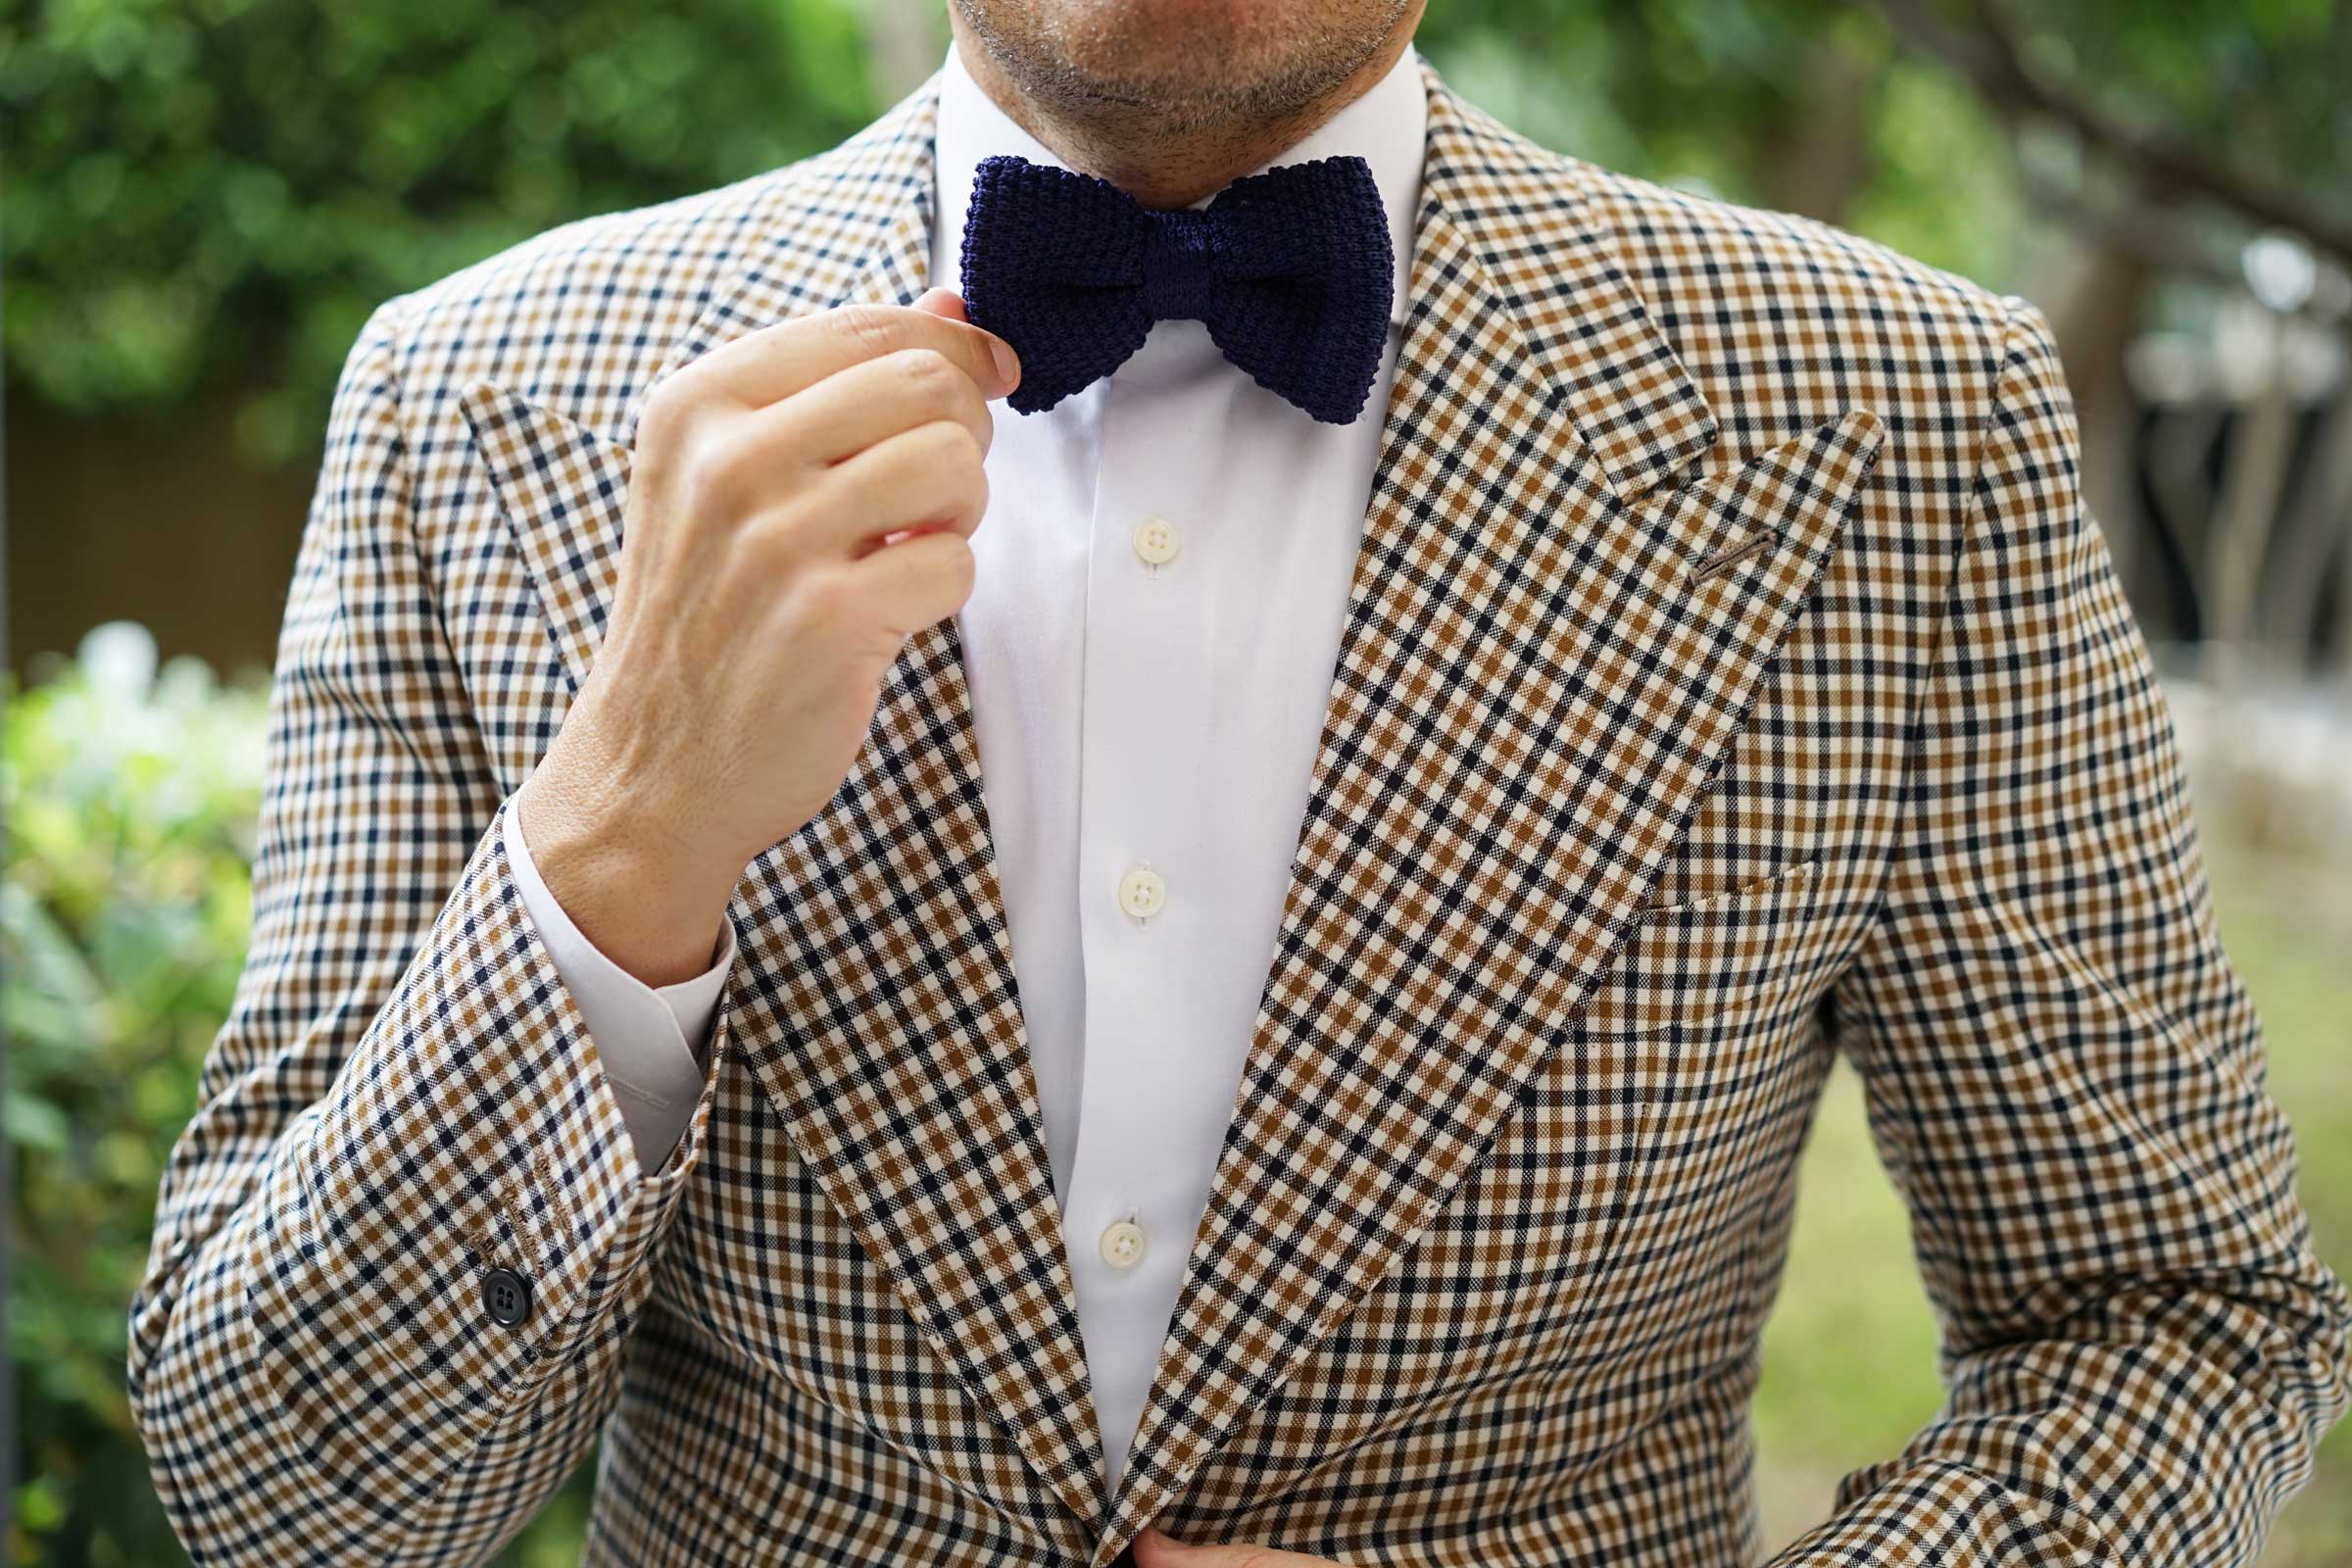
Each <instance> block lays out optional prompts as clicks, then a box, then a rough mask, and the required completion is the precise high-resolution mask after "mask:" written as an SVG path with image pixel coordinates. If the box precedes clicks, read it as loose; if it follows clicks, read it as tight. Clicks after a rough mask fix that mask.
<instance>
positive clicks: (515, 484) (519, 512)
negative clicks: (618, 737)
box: [460, 381, 629, 690]
mask: <svg viewBox="0 0 2352 1568" xmlns="http://www.w3.org/2000/svg"><path fill="white" fill-rule="evenodd" d="M460 407H461V408H462V409H463V410H464V411H465V415H466V423H467V425H468V426H470V427H471V429H472V431H473V443H474V448H475V450H476V451H477V452H479V453H480V454H481V459H482V466H483V467H484V468H485V469H486V470H487V471H488V473H489V475H490V485H491V488H492V489H493V490H495V491H496V492H497V494H498V500H499V505H500V507H501V508H502V509H503V510H504V511H505V512H506V515H507V525H508V527H509V528H510V529H511V530H512V531H513V533H514V535H515V549H516V551H517V552H519V553H520V555H521V557H522V563H523V566H524V568H525V569H526V570H527V571H528V572H529V573H530V576H531V586H532V587H533V588H535V589H536V590H537V591H538V594H539V605H540V609H541V612H542V613H544V614H545V616H546V618H547V625H548V630H549V632H550V633H551V634H552V635H553V636H554V638H555V641H556V647H557V649H558V651H559V652H560V653H561V654H562V655H563V658H564V669H565V671H566V672H567V673H568V674H569V675H570V677H571V683H572V686H573V688H574V689H575V690H576V689H577V688H578V686H579V683H580V682H581V681H583V680H585V679H586V678H587V676H588V666H589V664H590V662H592V661H593V660H594V659H595V656H596V650H597V649H598V648H599V647H601V646H602V645H603V643H604V637H605V619H606V616H607V614H608V613H610V610H611V607H612V603H613V587H614V584H615V582H616V581H617V580H618V575H619V569H620V533H621V515H622V513H623V511H624V510H625V509H626V506H627V503H628V497H629V449H628V448H627V447H625V446H622V445H621V444H620V443H619V442H617V441H614V440H613V439H611V438H610V437H607V436H603V435H599V434H598V433H597V432H595V431H594V430H591V429H589V428H588V427H587V426H585V425H583V424H581V423H579V422H578V421H576V420H574V419H570V418H567V417H564V415H561V414H558V413H556V412H555V411H554V410H552V409H546V408H542V407H540V406H539V405H538V404H536V403H532V402H530V401H529V400H527V399H525V398H522V397H519V396H517V395H515V393H513V392H509V391H507V390H505V389H504V388H502V387H497V386H493V385H491V384H490V383H488V382H486V381H477V382H475V383H474V384H473V385H471V386H469V387H467V388H466V392H465V396H464V397H463V399H462V400H461V402H460Z"/></svg>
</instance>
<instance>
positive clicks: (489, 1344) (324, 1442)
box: [128, 302, 728, 1568]
mask: <svg viewBox="0 0 2352 1568" xmlns="http://www.w3.org/2000/svg"><path fill="white" fill-rule="evenodd" d="M397 305H398V302H395V305H394V306H388V307H386V308H385V309H384V310H383V311H379V312H378V313H377V316H376V318H375V319H373V320H371V321H370V322H369V324H368V330H367V332H366V333H365V334H364V336H363V338H362V340H361V342H360V344H359V346H358V348H357V349H356V350H355V351H354V353H353V356H352V359H351V362H350V364H349V366H348V367H347V368H346V370H345V372H344V379H343V383H342V385H341V387H340V389H339V390H338V392H337V395H336V403H335V411H334V416H333V418H332V420H331V423H330V428H329V435H328V450H327V456H326V461H325V465H324V466H323V468H322V470H321V473H320V478H319V489H318V493H317V497H316V500H315V502H314V505H313V508H312V513H311V516H310V519H309V522H308V525H307V526H306V528H305V531H304V536H303V543H302V547H301V551H300V554H299V558H298V562H297V565H296V568H295V578H294V584H293V589H292V593H291V597H290V599H289V602H288V605H287V609H286V616H285V623H284V627H283V631H282V633H281V636H280V641H279V648H278V662H277V670H276V677H275V683H274V685H273V687H272V690H271V699H270V738H269V758H268V766H267V774H266V779H265V786H264V800H263V809H262V820H261V828H260V836H259V843H258V848H257V854H256V859H255V872H254V931H253V943H252V948H251V951H250V954H249V956H248V957H247V960H246V965H245V969H244V972H243V976H242V978H241V980H240V982H239V986H238V991H237V995H236V999H235V1003H234V1005H233V1007H232V1010H231V1012H230V1014H229V1016H228V1019H227V1021H226V1022H225V1024H224V1025H223V1026H222V1028H221V1032H220V1035H219V1037H218V1038H217V1039H216V1040H215V1042H214V1043H213V1046H212V1049H211V1051H210V1054H208V1055H207V1057H206V1060H205V1064H204V1068H203V1072H202V1076H201V1080H200V1090H199V1106H198V1109H197V1111H196V1114H195V1116H194V1119H193V1120H192V1121H191V1122H190V1123H189V1125H188V1126H187V1128H186V1129H185V1131H184V1132H182V1134H181V1135H180V1137H179V1139H178V1141H177V1143H176V1144H175V1146H174V1148H173V1150H172V1156H171V1159H170V1161H169V1164H168V1168H167V1171H166V1174H165V1177H164V1182H163V1188H162V1193H161V1197H160V1202H159V1207H158V1212H157V1217H156V1228H155V1236H154V1242H153V1245H152V1249H151V1251H150V1253H149V1257H148V1261H147V1268H146V1273H145V1276H144V1278H143V1280H142V1282H141V1284H140V1286H139V1289H138V1291H137V1293H136V1295H135V1296H134V1298H133V1299H132V1301H131V1306H130V1345H129V1375H128V1392H129V1395H130V1401H131V1406H132V1409H133V1412H134V1414H135V1418H136V1420H137V1422H138V1426H139V1429H140V1431H141V1433H142V1435H143V1437H144V1440H145V1443H146V1446H147V1451H148V1455H149V1462H150V1466H151V1469H152V1471H153V1473H154V1477H155V1482H156V1486H157V1489H158V1491H159V1493H160V1495H161V1496H162V1499H163V1502H164V1506H165V1507H166V1509H167V1510H168V1511H169V1513H170V1515H171V1518H172V1523H173V1525H174V1527H175V1528H176V1529H177V1531H178V1532H179V1535H180V1538H181V1540H182V1541H183V1542H184V1543H185V1544H186V1545H187V1547H188V1549H189V1552H190V1553H191V1555H192V1556H193V1557H194V1558H195V1559H196V1560H197V1561H198V1562H200V1563H206V1564H226V1563H237V1564H246V1563H257V1562H289V1561H294V1560H297V1559H299V1560H302V1561H306V1562H319V1563H338V1564H339V1563H352V1564H363V1563H364V1564H368V1565H371V1568H381V1565H393V1564H412V1563H418V1564H421V1563H434V1564H449V1563H466V1562H475V1561H478V1560H480V1559H482V1558H484V1557H487V1556H489V1555H490V1554H491V1553H492V1552H493V1551H494V1550H495V1549H496V1548H497V1547H498V1545H499V1544H501V1543H503V1542H504V1541H505V1540H506V1539H507V1538H508V1537H510V1536H511V1535H513V1534H514V1533H515V1531H516V1530H518V1529H519V1528H520V1527H521V1526H522V1524H523V1523H524V1522H525V1521H526V1520H527V1519H528V1518H529V1517H530V1516H531V1515H532V1513H533V1512H534V1511H536V1509H537V1508H538V1507H539V1505H540V1504H541V1503H542V1502H543V1501H544V1500H545V1499H546V1497H547V1496H548V1495H549V1494H550V1493H551V1492H553V1491H554V1490H555V1488H556V1487H557V1486H559V1485H560V1484H561V1483H562V1481H563V1480H564V1477H565V1475H566V1474H567V1473H568V1472H569V1471H570V1470H571V1469H572V1467H573V1465H574V1463H575V1462H576V1461H577V1460H578V1459H579V1458H580V1456H581V1455H582V1453H583V1452H584V1451H585V1450H586V1449H587V1447H588V1446H589V1445H590V1443H591V1441H592V1440H593V1439H594V1437H595V1436H596V1433H597V1430H598V1428H599V1426H600V1424H601V1423H602V1421H603V1418H604V1416H605V1414H606V1413H607V1411H608V1410H609V1409H610V1408H611V1406H612V1403H613V1399H614V1397H616V1394H617V1383H618V1371H619V1358H620V1354H621V1350H622V1348H623V1346H624V1344H625V1343H626V1340H627V1337H628V1335H629V1333H630V1330H631V1329H632V1327H633V1326H634V1323H635V1320H636V1316H637V1314H638V1312H639V1310H640V1308H641V1306H642V1304H643V1302H644V1299H645V1297H646V1293H647V1290H648V1287H649V1285H650V1283H651V1265H652V1262H653V1259H654V1256H655V1253H656V1249H657V1247H658V1246H659V1244H660V1243H661V1241H662V1237H663V1235H664V1234H665V1232H666V1231H667V1229H668V1227H669V1225H670V1224H671V1222H672V1218H673V1216H674V1215H675V1213H676V1210H677V1206H678V1202H679V1199H680V1196H681V1194H682V1193H683V1192H684V1190H685V1186H686V1183H687V1181H688V1180H689V1179H690V1177H691V1176H692V1173H693V1171H694V1170H695V1168H696V1165H697V1162H698V1160H699V1157H700V1154H701V1150H702V1142H703V1138H704V1136H705V1130H706V1126H707V1123H708V1121H709V1115H710V1109H711V1093H712V1085H713V1084H714V1083H715V1081H716V1077H717V1072H718V1064H719V1062H720V1061H721V1059H722V1058H723V1057H724V1055H725V1054H726V1052H727V1050H728V1033H727V1023H726V1009H725V1005H724V1003H723V1002H722V1004H721V1006H720V1013H719V1018H718V1021H717V1024H716V1027H715V1029H714V1031H713V1035H712V1040H711V1052H710V1062H709V1064H708V1066H707V1068H706V1070H705V1073H704V1076H703V1080H702V1083H701V1087H700V1098H699V1100H698V1101H697V1103H695V1105H694V1109H693V1113H692V1115H691V1117H690V1118H689V1119H688V1122H687V1126H686V1131H685V1133H684V1134H683V1136H682V1137H681V1139H680V1141H679V1143H678V1146H677V1148H676V1149H675V1151H674V1152H672V1153H671V1155H670V1157H669V1159H668V1160H667V1162H666V1163H664V1164H663V1165H662V1167H661V1168H660V1169H659V1170H657V1171H655V1172H653V1173H652V1174H650V1175H649V1174H648V1173H647V1172H646V1171H645V1170H644V1169H643V1168H642V1167H641V1166H640V1164H639V1162H638V1157H637V1154H636V1152H635V1149H634V1147H633V1145H632V1143H631V1141H630V1137H629V1133H628V1130H627V1126H626V1124H625V1122H624V1119H623V1117H622V1114H621V1110H620V1108H619V1105H618V1103H616V1102H615V1100H614V1098H613V1091H612V1088H611V1086H610V1085H609V1084H608V1083H607V1082H606V1081H605V1077H604V1071H603V1068H602V1066H601V1065H600V1063H599V1060H598V1057H597V1054H596V1049H595V1046H594V1045H593V1043H592V1042H591V1040H590V1038H589V1035H588V1032H587V1029H586V1027H585V1026H584V1024H583V1023H582V1021H581V1016H580V1013H579V1010H578V1008H577V1007H576V1006H575V1005H574V1004H573V1002H572V1000H571V998H570V997H569V996H568V995H567V993H566V992H565V990H564V985H563V983H562V980H561V978H560V977H559V975H558V974H557V971H556V969H555V967H554V965H553V963H552V961H551V959H550V957H549V955H548V952H547V949H546V947H545V946H544V945H543V943H542V942H541V940H540V937H539V935H538V933H537V932H536V931H535V930H534V928H533V927H532V925H531V923H530V920H529V918H528V916H527V913H526V911H525V909H524V907H523V906H522V903H521V900H520V897H519V895H518V892H517V889H516V885H515V878H514V875H513V873H512V870H511V868H510V866H509V865H508V863H507V860H506V858H505V855H504V852H503V847H502V846H503V838H504V835H503V832H502V827H503V822H504V817H505V815H506V812H507V806H506V805H505V803H504V802H503V801H502V799H501V794H500V790H499V788H498V786H497V785H496V783H495V782H494V775H493V773H492V771H491V768H490V764H489V761H488V758H487V754H486V752H485V749H484V747H483V744H482V741H481V738H480V736H479V734H478V732H477V731H476V729H475V727H474V723H473V719H472V716H471V711H470V709H469V708H468V706H467V703H466V696H465V693H464V691H463V689H462V687H461V682H460V679H459V672H458V669H457V667H456V664H455V661H454V659H453V657H452V653H451V650H450V647H449V645H448V642H447V640H446V637H445V634H444V630H443V622H442V619H441V616H440V613H439V611H438V608H437V606H436V603H435V600H434V594H433V589H432V586H431V583H430V581H429V579H428V575H427V573H426V571H425V569H424V564H423V561H422V559H421V556H420V550H419V544H418V540H417V535H416V531H415V528H414V524H413V512H412V502H413V487H414V486H415V484H416V483H417V468H416V466H413V465H412V462H411V454H410V452H409V451H408V450H407V444H406V440H405V437H404V434H403V427H402V423H401V419H400V411H399V407H398V401H397V384H396V381H395V377H394V369H393V367H394V332H395V323H396V314H395V313H396V310H397ZM518 1307H520V1308H522V1309H523V1310H522V1311H521V1312H520V1314H519V1317H517V1308H518Z"/></svg>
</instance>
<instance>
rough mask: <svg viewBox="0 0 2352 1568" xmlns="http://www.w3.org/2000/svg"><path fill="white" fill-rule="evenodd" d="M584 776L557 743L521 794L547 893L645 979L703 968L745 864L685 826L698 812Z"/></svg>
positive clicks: (658, 982)
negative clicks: (586, 783) (654, 803)
mask: <svg viewBox="0 0 2352 1568" xmlns="http://www.w3.org/2000/svg"><path fill="white" fill-rule="evenodd" d="M559 749H560V743H559ZM581 776H582V775H581V773H580V772H578V771H575V770H572V769H569V768H567V767H565V766H564V763H563V760H560V759H559V758H558V757H557V755H556V752H554V751H551V752H550V753H549V755H548V758H547V760H545V761H543V762H542V763H541V764H540V766H539V767H538V768H537V769H536V770H534V771H533V772H532V774H531V776H530V777H529V778H528V779H526V780H524V782H523V785H522V787H521V788H520V789H519V790H517V791H516V792H515V801H514V805H513V808H512V809H513V811H514V813H515V821H516V822H517V824H518V825H519V826H520V828H521V831H522V832H523V834H524V835H525V838H526V842H527V843H528V845H529V849H530V857H531V860H532V863H533V864H534V865H536V866H537V868H538V871H539V876H540V879H541V880H542V881H543V882H545V883H546V885H547V891H548V893H549V894H551V895H552V896H553V897H554V898H555V901H556V903H557V904H558V905H560V906H561V907H563V910H564V915H565V916H566V917H567V918H569V920H570V921H571V923H572V924H573V925H574V926H575V927H577V928H578V930H579V933H580V935H581V936H582V937H584V938H586V939H587V941H588V942H589V944H590V945H591V946H593V947H594V948H595V949H596V950H597V951H598V952H599V953H601V954H603V955H604V956H606V957H608V958H610V959H612V960H613V963H615V964H616V965H618V966H619V967H620V968H621V969H623V970H625V971H627V972H628V973H629V974H630V975H632V976H633V977H635V978H636V979H638V980H639V981H642V982H643V983H644V984H646V985H649V986H654V987H657V988H658V987H661V986H666V985H674V984H676V983H677V982H678V981H681V980H688V979H691V978H693V977H694V976H696V975H698V974H702V973H704V972H706V971H707V970H708V969H709V968H710V967H711V956H712V954H713V953H714V952H715V951H716V950H717V948H718V946H719V941H718V938H719V933H720V930H721V927H722V925H723V923H724V921H725V919H726V907H727V902H728V900H729V899H730V898H732V897H733V895H734V889H735V883H736V882H737V880H738V879H740V877H741V876H742V874H743V866H742V865H741V864H740V863H728V862H727V860H726V858H724V857H723V856H719V855H716V854H713V853H712V852H711V850H709V849H708V848H706V847H704V846H700V845H698V844H696V843H695V842H694V841H693V840H692V838H691V836H690V835H689V834H687V833H686V832H684V831H681V830H680V828H679V824H680V823H681V822H685V821H691V820H692V817H691V813H682V812H672V811H665V810H663V809H660V808H659V807H648V806H645V805H642V804H637V803H633V802H631V801H629V800H627V799H626V792H625V791H614V790H611V789H607V788H603V787H595V786H591V787H586V788H583V787H582V783H581ZM588 776H589V777H594V776H595V775H593V774H589V775H588ZM615 797H619V798H615Z"/></svg>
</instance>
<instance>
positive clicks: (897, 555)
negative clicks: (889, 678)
mask: <svg viewBox="0 0 2352 1568" xmlns="http://www.w3.org/2000/svg"><path fill="white" fill-rule="evenodd" d="M849 570H850V572H851V573H852V574H853V578H854V580H855V582H856V584H857V591H858V603H859V605H860V606H861V607H862V611H861V613H863V614H865V615H867V616H869V617H871V619H872V621H873V622H875V623H877V624H879V625H881V626H883V627H885V628H887V629H888V630H890V631H892V632H895V633H897V634H898V635H899V636H901V637H911V636H913V635H914V633H916V632H917V631H919V630H921V629H922V628H923V627H925V626H928V625H930V624H931V623H932V622H933V621H935V620H945V619H946V618H947V617H948V616H950V615H953V614H954V613H956V611H958V610H961V609H962V608H963V602H964V601H965V600H966V599H969V598H970V597H971V594H972V578H973V561H972V547H971V545H970V543H969V542H968V541H966V540H965V538H964V537H963V535H961V534H959V533H953V532H936V533H922V534H916V535H914V536H913V537H912V538H909V539H903V540H901V541H900V542H899V543H897V544H894V545H892V546H890V547H889V548H888V549H885V550H876V551H874V552H873V553H872V554H870V555H868V556H867V557H866V558H865V559H864V560H862V561H859V562H858V563H856V564H853V565H852V566H850V567H849Z"/></svg>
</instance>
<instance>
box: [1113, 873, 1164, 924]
mask: <svg viewBox="0 0 2352 1568" xmlns="http://www.w3.org/2000/svg"><path fill="white" fill-rule="evenodd" d="M1167 902H1168V885H1167V883H1165V882H1163V881H1161V880H1160V877H1159V873H1158V872H1157V871H1154V870H1152V868H1151V867H1150V866H1148V865H1139V866H1137V867H1135V869H1133V870H1131V871H1129V872H1128V873H1127V874H1126V875H1125V876H1123V877H1121V878H1119V907H1120V908H1122V909H1125V910H1126V911H1127V912H1128V913H1129V914H1132V915H1134V916H1135V917H1136V918H1137V919H1139V920H1142V919H1147V918H1149V917H1150V916H1152V915H1154V914H1157V913H1158V912H1159V907H1160V906H1161V905H1163V904H1165V903H1167Z"/></svg>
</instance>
